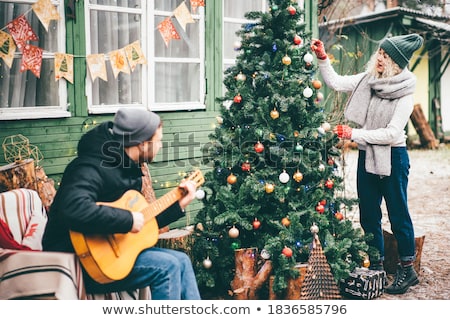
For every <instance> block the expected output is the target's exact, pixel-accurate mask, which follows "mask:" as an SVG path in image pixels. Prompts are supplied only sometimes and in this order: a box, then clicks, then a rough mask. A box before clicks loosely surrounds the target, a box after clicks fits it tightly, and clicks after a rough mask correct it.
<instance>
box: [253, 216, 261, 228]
mask: <svg viewBox="0 0 450 320" xmlns="http://www.w3.org/2000/svg"><path fill="white" fill-rule="evenodd" d="M252 225H253V229H255V230H256V229H259V227H260V226H261V222H260V221H259V220H258V219H257V218H255V220H253V223H252Z"/></svg>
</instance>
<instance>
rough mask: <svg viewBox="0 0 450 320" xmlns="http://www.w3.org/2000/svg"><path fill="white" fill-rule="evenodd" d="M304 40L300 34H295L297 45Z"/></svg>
mask: <svg viewBox="0 0 450 320" xmlns="http://www.w3.org/2000/svg"><path fill="white" fill-rule="evenodd" d="M302 41H303V40H302V38H300V36H299V35H295V36H294V43H295V44H296V45H299V44H301V43H302Z"/></svg>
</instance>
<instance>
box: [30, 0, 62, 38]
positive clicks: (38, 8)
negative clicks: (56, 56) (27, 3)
mask: <svg viewBox="0 0 450 320" xmlns="http://www.w3.org/2000/svg"><path fill="white" fill-rule="evenodd" d="M31 8H32V9H33V11H34V13H35V14H36V16H37V17H38V18H39V21H41V23H42V25H43V26H44V28H45V30H46V31H48V26H49V24H50V21H51V20H59V19H60V16H59V13H58V10H57V8H56V6H54V5H53V4H52V2H51V1H50V0H38V1H37V2H35V3H34V4H32V5H31Z"/></svg>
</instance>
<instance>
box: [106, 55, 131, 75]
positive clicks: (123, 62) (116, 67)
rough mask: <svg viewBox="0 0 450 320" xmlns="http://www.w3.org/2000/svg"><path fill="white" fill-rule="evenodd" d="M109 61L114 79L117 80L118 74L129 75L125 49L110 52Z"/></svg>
mask: <svg viewBox="0 0 450 320" xmlns="http://www.w3.org/2000/svg"><path fill="white" fill-rule="evenodd" d="M109 60H110V61H111V68H112V71H113V74H114V78H117V76H118V75H119V73H120V72H124V73H128V74H129V73H130V67H129V66H128V62H127V55H126V53H125V49H119V50H114V51H111V52H110V53H109Z"/></svg>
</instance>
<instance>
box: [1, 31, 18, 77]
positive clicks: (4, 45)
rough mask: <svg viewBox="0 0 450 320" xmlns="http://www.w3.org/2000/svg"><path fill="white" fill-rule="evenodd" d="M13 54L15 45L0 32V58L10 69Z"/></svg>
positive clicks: (7, 35)
mask: <svg viewBox="0 0 450 320" xmlns="http://www.w3.org/2000/svg"><path fill="white" fill-rule="evenodd" d="M14 52H16V45H15V44H14V40H13V38H12V37H11V36H10V35H9V34H7V33H6V32H3V31H1V30H0V58H2V59H3V60H4V61H5V63H6V65H7V66H8V67H9V68H11V66H12V63H13V60H14Z"/></svg>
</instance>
